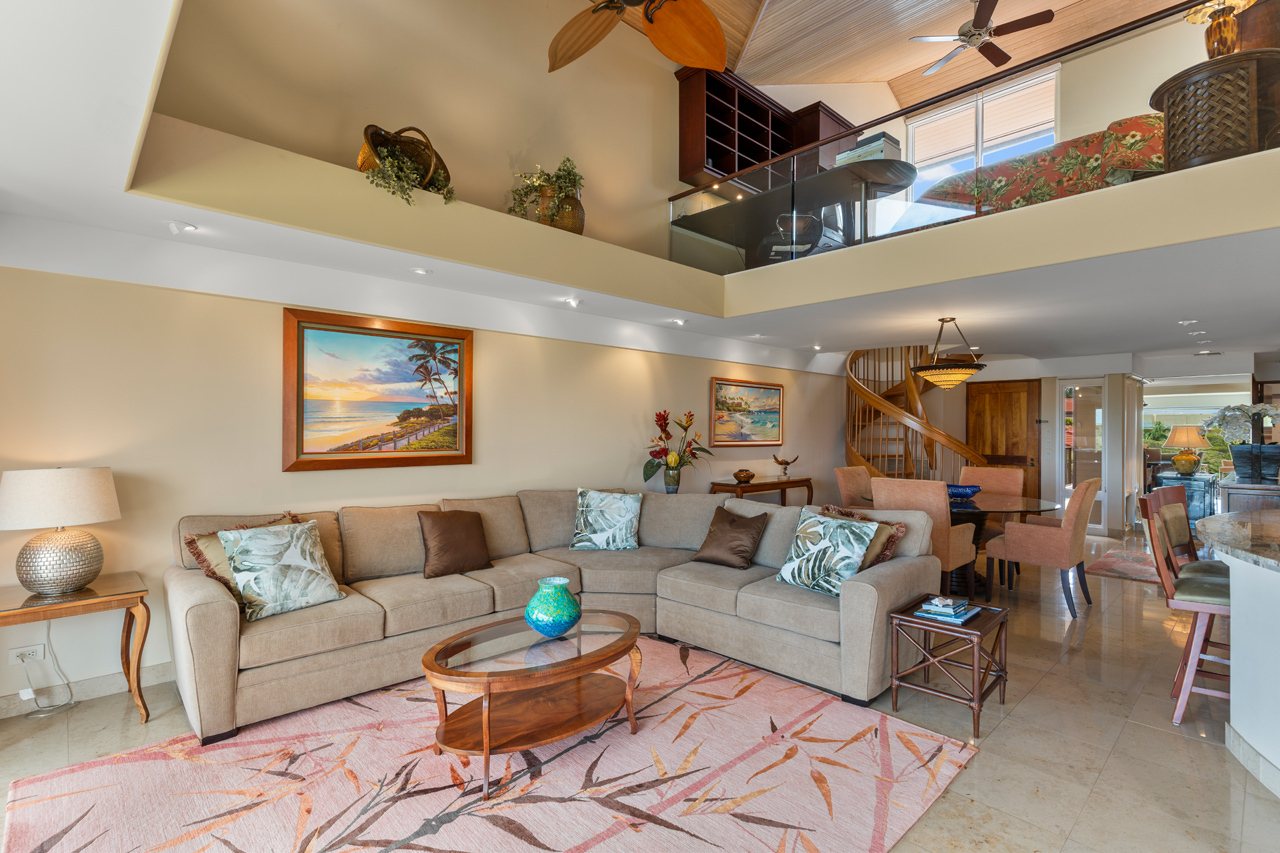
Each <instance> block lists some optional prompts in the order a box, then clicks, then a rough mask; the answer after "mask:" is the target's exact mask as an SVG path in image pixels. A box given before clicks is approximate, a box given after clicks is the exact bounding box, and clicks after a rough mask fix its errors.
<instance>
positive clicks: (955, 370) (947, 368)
mask: <svg viewBox="0 0 1280 853" xmlns="http://www.w3.org/2000/svg"><path fill="white" fill-rule="evenodd" d="M938 323H939V324H940V325H939V326H938V339H937V340H936V341H934V342H933V358H932V360H930V362H929V363H928V364H922V365H920V366H919V367H913V368H911V372H912V373H914V374H915V375H916V376H919V377H920V378H921V379H928V380H929V381H930V382H932V383H933V384H934V385H937V386H938V387H939V388H941V389H943V390H944V391H945V390H947V389H949V388H954V387H956V386H957V385H959V384H960V383H961V382H963V381H965V380H966V379H968V378H969V377H970V376H973V375H974V374H975V373H977V372H978V371H979V370H982V369H984V368H985V367H986V365H985V364H983V363H982V362H980V361H978V356H977V355H975V354H974V352H973V347H969V357H970V358H972V359H973V361H972V362H969V363H965V362H949V361H944V362H941V363H940V362H939V361H938V345H939V344H941V343H942V332H943V331H944V330H945V329H946V328H947V324H948V323H955V326H956V331H957V332H960V340H962V341H964V345H965V346H967V347H968V346H969V341H968V339H966V338H965V336H964V332H961V331H960V324H959V323H956V318H955V317H940V318H939V319H938Z"/></svg>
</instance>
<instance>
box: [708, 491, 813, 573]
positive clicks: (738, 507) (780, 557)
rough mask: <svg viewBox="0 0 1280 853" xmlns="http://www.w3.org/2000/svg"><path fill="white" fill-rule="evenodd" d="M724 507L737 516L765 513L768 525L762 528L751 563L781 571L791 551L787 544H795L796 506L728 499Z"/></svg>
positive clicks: (797, 518)
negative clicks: (762, 532)
mask: <svg viewBox="0 0 1280 853" xmlns="http://www.w3.org/2000/svg"><path fill="white" fill-rule="evenodd" d="M724 508H725V509H727V510H729V512H732V513H736V514H738V515H757V514H759V513H762V512H767V513H769V523H768V524H767V525H765V528H764V535H763V536H761V537H760V545H759V546H758V547H757V548H756V555H755V556H754V557H753V558H752V560H754V561H755V564H756V565H758V566H768V567H770V568H771V569H775V570H777V569H781V568H782V564H783V563H785V562H786V561H787V554H788V553H790V551H791V543H792V542H793V541H795V538H796V528H797V527H799V526H800V507H798V506H778V505H777V504H766V503H760V502H759V501H748V500H743V499H741V498H730V499H729V500H727V501H725V502H724Z"/></svg>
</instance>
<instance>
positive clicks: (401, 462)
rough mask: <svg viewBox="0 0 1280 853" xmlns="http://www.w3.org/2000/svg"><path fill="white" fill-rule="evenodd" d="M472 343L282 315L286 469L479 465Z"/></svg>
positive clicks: (313, 315)
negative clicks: (475, 460) (474, 461)
mask: <svg viewBox="0 0 1280 853" xmlns="http://www.w3.org/2000/svg"><path fill="white" fill-rule="evenodd" d="M471 338H472V333H471V331H469V330H467V329H450V328H445V327H442V326H426V325H422V324H419V323H405V322H401V321H398V320H381V319H377V318H373V317H352V316H348V315H345V314H323V313H320V312H318V311H302V310H295V309H291V308H286V309H284V470H285V471H322V470H332V469H339V468H391V467H399V466H408V465H469V464H471V374H472V364H473V361H472V358H473V357H472V351H471Z"/></svg>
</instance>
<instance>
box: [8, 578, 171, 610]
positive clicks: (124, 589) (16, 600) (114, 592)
mask: <svg viewBox="0 0 1280 853" xmlns="http://www.w3.org/2000/svg"><path fill="white" fill-rule="evenodd" d="M146 592H147V585H146V583H145V582H144V581H143V580H142V577H141V576H140V575H139V574H138V573H137V572H115V573H112V574H109V575H98V577H97V578H95V579H94V581H93V583H91V584H89V585H88V586H87V587H85V588H84V589H82V590H78V591H76V592H68V593H65V594H64V595H37V594H36V593H34V592H31V591H30V590H28V589H25V588H23V587H21V586H17V585H15V586H0V613H9V612H12V611H21V610H33V609H38V608H41V607H57V606H64V605H69V604H84V603H85V602H88V601H94V600H97V599H102V598H115V597H117V596H121V595H131V594H137V593H143V594H145V593H146Z"/></svg>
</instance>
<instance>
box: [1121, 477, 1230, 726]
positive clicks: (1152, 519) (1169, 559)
mask: <svg viewBox="0 0 1280 853" xmlns="http://www.w3.org/2000/svg"><path fill="white" fill-rule="evenodd" d="M1155 504H1156V502H1154V501H1151V500H1150V499H1149V498H1148V497H1146V496H1142V497H1139V498H1138V509H1139V511H1140V512H1141V514H1142V523H1143V526H1144V527H1145V528H1146V530H1147V540H1148V541H1149V542H1150V543H1151V556H1152V558H1153V559H1154V561H1155V564H1156V572H1157V574H1159V576H1160V585H1161V587H1163V588H1164V594H1165V603H1166V604H1168V606H1169V609H1170V610H1185V611H1189V612H1191V613H1194V614H1195V621H1194V622H1193V623H1192V626H1191V633H1190V634H1188V635H1187V645H1186V647H1185V648H1184V649H1183V650H1182V661H1181V662H1180V663H1179V664H1178V672H1177V675H1175V676H1174V679H1173V690H1172V691H1171V692H1170V698H1172V699H1176V700H1177V703H1176V704H1175V705H1174V709H1173V722H1174V725H1181V723H1182V715H1183V714H1184V713H1185V712H1186V710H1187V701H1188V700H1189V699H1190V698H1191V694H1192V693H1199V694H1201V695H1204V696H1216V697H1217V698H1219V699H1228V700H1229V699H1230V698H1231V694H1230V693H1228V692H1227V691H1225V690H1211V689H1210V688H1207V687H1197V686H1196V683H1195V682H1196V677H1197V676H1202V677H1204V678H1212V679H1217V680H1219V681H1226V682H1230V680H1231V678H1230V676H1227V675H1223V674H1222V673H1220V672H1211V671H1209V670H1207V669H1204V668H1202V667H1201V665H1200V664H1201V662H1202V661H1209V662H1212V663H1218V664H1223V665H1224V666H1230V665H1231V660H1230V659H1229V658H1223V657H1218V656H1216V655H1213V654H1210V653H1209V650H1210V649H1223V650H1225V651H1229V650H1230V648H1231V646H1230V645H1229V644H1227V643H1218V642H1214V641H1213V640H1210V639H1209V636H1210V635H1211V634H1212V632H1213V622H1214V619H1216V618H1217V617H1218V616H1226V617H1230V616H1231V584H1230V581H1228V580H1227V579H1226V578H1225V577H1221V576H1218V577H1211V576H1199V577H1192V576H1191V575H1189V574H1187V569H1189V568H1190V569H1193V570H1206V571H1207V570H1213V571H1218V570H1219V569H1218V568H1217V567H1218V566H1220V567H1221V568H1223V569H1225V568H1226V564H1224V563H1221V562H1219V561H1217V560H1202V561H1196V562H1191V563H1186V564H1184V565H1183V566H1182V576H1181V577H1179V576H1178V575H1177V569H1176V568H1175V562H1174V559H1173V551H1172V550H1171V548H1170V545H1169V538H1168V534H1167V532H1166V530H1165V522H1164V519H1163V518H1162V517H1161V515H1160V511H1159V507H1157V506H1156V505H1155ZM1204 564H1210V565H1204ZM1212 564H1217V566H1213V565H1212Z"/></svg>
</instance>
